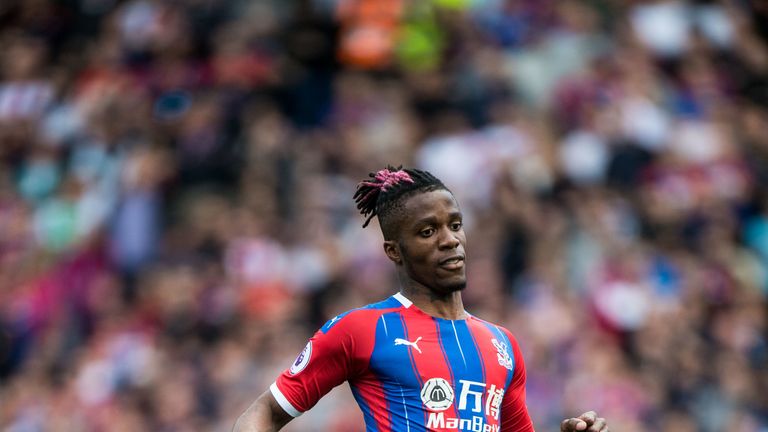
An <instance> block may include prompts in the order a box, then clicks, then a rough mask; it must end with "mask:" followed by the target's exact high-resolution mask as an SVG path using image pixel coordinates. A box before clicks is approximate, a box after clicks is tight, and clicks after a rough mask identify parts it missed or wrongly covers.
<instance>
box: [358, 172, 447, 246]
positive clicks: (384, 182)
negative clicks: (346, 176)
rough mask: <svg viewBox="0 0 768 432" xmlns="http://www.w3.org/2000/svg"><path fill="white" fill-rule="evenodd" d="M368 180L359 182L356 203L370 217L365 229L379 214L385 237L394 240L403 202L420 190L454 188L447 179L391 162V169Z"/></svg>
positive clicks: (371, 174)
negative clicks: (446, 185) (397, 219)
mask: <svg viewBox="0 0 768 432" xmlns="http://www.w3.org/2000/svg"><path fill="white" fill-rule="evenodd" d="M368 176H369V177H371V179H366V180H363V181H361V182H360V183H358V184H357V190H356V191H355V196H354V199H355V203H357V209H358V210H360V214H362V215H363V216H364V217H365V218H366V219H365V223H363V228H365V227H366V226H368V223H369V222H370V221H371V219H373V217H374V216H378V217H379V225H380V226H381V231H382V233H384V238H385V239H387V240H390V239H392V238H393V236H394V235H395V234H396V232H395V231H396V226H395V225H396V224H395V223H394V221H395V219H396V218H395V217H394V216H396V215H400V214H402V212H403V211H404V206H403V204H404V203H405V200H406V199H407V198H410V197H411V196H413V195H416V194H417V193H424V192H432V191H435V190H447V191H449V192H450V190H449V189H448V188H447V187H445V185H444V184H443V182H441V181H440V179H438V178H437V177H435V176H433V175H432V174H430V173H429V172H427V171H422V170H418V169H410V168H407V169H403V167H402V165H401V166H399V167H397V168H395V167H393V166H391V165H388V166H387V168H385V169H383V170H379V171H377V172H376V173H370V174H369V175H368Z"/></svg>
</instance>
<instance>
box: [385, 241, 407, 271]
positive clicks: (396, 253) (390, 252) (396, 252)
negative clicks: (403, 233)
mask: <svg viewBox="0 0 768 432" xmlns="http://www.w3.org/2000/svg"><path fill="white" fill-rule="evenodd" d="M384 253H385V254H387V258H389V259H390V261H392V262H393V263H395V264H396V265H400V264H402V263H403V258H402V256H401V255H400V246H398V244H397V242H396V241H394V240H386V241H384Z"/></svg>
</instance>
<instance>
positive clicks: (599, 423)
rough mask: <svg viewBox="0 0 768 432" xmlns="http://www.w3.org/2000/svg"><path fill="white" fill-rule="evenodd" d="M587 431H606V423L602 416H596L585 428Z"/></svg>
mask: <svg viewBox="0 0 768 432" xmlns="http://www.w3.org/2000/svg"><path fill="white" fill-rule="evenodd" d="M587 432H608V423H607V422H606V421H605V419H604V418H602V417H598V418H597V419H595V422H594V423H592V426H590V427H589V429H587Z"/></svg>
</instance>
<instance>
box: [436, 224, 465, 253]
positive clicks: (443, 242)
mask: <svg viewBox="0 0 768 432" xmlns="http://www.w3.org/2000/svg"><path fill="white" fill-rule="evenodd" d="M438 240H439V241H438V244H437V246H438V247H439V248H440V249H447V250H451V249H456V248H457V247H459V245H460V244H461V242H460V241H459V237H458V235H457V234H456V232H454V231H451V229H450V228H447V227H446V228H444V229H442V230H440V237H439V239H438Z"/></svg>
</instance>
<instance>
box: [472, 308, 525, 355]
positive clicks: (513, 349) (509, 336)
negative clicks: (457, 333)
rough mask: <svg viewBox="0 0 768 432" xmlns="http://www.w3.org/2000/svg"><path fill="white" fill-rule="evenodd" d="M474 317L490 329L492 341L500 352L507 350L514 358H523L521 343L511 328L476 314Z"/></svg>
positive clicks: (477, 321)
mask: <svg viewBox="0 0 768 432" xmlns="http://www.w3.org/2000/svg"><path fill="white" fill-rule="evenodd" d="M472 319H473V320H474V321H475V322H476V323H478V324H479V325H482V326H483V327H484V328H486V329H488V331H489V332H490V333H491V335H492V339H491V343H492V344H493V346H494V347H495V348H496V349H497V350H498V351H499V353H500V354H502V353H504V352H507V353H509V355H510V356H511V357H512V359H520V360H522V353H521V351H520V345H519V344H518V342H517V338H516V337H515V335H514V334H513V333H512V332H511V331H509V329H507V328H505V327H503V326H501V325H498V324H494V323H492V322H490V321H486V320H483V319H481V318H477V317H476V316H472Z"/></svg>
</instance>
